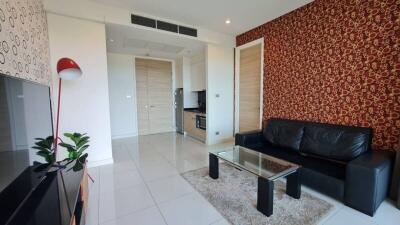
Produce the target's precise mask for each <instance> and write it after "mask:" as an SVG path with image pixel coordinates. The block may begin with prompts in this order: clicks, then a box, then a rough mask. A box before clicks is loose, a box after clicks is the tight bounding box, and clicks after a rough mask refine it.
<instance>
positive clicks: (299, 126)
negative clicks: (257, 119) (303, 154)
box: [263, 119, 304, 151]
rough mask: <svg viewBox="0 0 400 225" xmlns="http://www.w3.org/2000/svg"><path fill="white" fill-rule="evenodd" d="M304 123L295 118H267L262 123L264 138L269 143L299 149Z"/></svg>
mask: <svg viewBox="0 0 400 225" xmlns="http://www.w3.org/2000/svg"><path fill="white" fill-rule="evenodd" d="M303 133H304V123H302V122H300V121H295V120H285V119H269V120H268V122H266V123H264V128H263V134H264V138H265V139H266V140H267V141H268V142H269V143H271V144H273V145H276V146H282V147H286V148H288V149H291V150H294V151H299V150H300V144H301V140H302V137H303Z"/></svg>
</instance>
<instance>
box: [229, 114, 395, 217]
mask: <svg viewBox="0 0 400 225" xmlns="http://www.w3.org/2000/svg"><path fill="white" fill-rule="evenodd" d="M371 141H372V129H370V128H361V127H351V126H341V125H332V124H322V123H313V122H304V121H294V120H285V119H270V120H268V121H266V122H264V126H263V130H262V131H254V132H247V133H239V134H236V136H235V144H236V145H241V146H244V147H247V148H250V149H253V150H256V151H259V152H262V153H265V154H268V155H271V156H274V157H277V158H281V159H284V160H287V161H290V162H293V163H296V164H299V165H301V166H302V168H301V169H300V179H301V183H302V184H303V185H306V186H308V187H310V188H312V189H314V190H317V191H319V192H321V193H324V194H326V195H328V196H331V197H333V198H335V199H338V200H340V201H342V202H344V203H345V204H346V205H347V206H349V207H352V208H354V209H356V210H358V211H361V212H363V213H365V214H368V215H370V216H373V215H374V213H375V211H376V209H377V208H378V207H379V205H380V204H381V203H382V201H383V200H384V199H385V198H386V196H387V194H388V189H389V182H390V171H391V164H392V157H391V155H390V154H387V153H385V152H381V151H372V150H371Z"/></svg>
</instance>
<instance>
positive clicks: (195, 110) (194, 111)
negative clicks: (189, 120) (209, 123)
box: [184, 108, 206, 115]
mask: <svg viewBox="0 0 400 225" xmlns="http://www.w3.org/2000/svg"><path fill="white" fill-rule="evenodd" d="M184 111H186V112H192V113H198V114H203V115H206V111H205V110H200V109H199V108H186V109H184Z"/></svg>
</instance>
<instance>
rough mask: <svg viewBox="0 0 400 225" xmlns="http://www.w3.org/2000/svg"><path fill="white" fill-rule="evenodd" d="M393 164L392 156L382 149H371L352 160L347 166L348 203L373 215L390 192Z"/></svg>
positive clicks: (346, 189) (346, 198) (346, 190)
mask: <svg viewBox="0 0 400 225" xmlns="http://www.w3.org/2000/svg"><path fill="white" fill-rule="evenodd" d="M391 165H392V157H391V156H390V155H389V154H387V153H385V152H380V151H369V152H367V153H364V154H362V155H361V156H359V157H357V158H356V159H354V160H352V161H350V162H349V163H348V164H347V168H346V183H345V196H344V197H345V203H346V205H348V206H350V207H352V208H355V209H357V210H359V211H361V212H363V213H365V214H368V215H370V216H373V215H374V213H375V211H376V209H377V208H378V207H379V205H380V204H381V203H382V201H383V200H385V198H386V196H387V194H388V190H389V183H390V171H391Z"/></svg>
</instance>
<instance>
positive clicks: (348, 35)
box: [236, 0, 400, 150]
mask: <svg viewBox="0 0 400 225" xmlns="http://www.w3.org/2000/svg"><path fill="white" fill-rule="evenodd" d="M261 37H264V42H265V43H264V46H265V47H264V59H265V62H264V119H268V118H271V117H280V118H289V119H299V120H308V121H318V122H326V123H335V124H345V125H356V126H366V127H372V128H373V129H374V139H373V148H374V149H389V150H393V149H394V150H399V149H400V0H338V1H332V0H316V1H314V2H312V3H310V4H308V5H306V6H304V7H302V8H300V9H297V10H295V11H293V12H291V13H289V14H287V15H284V16H282V17H280V18H278V19H276V20H274V21H271V22H268V23H265V24H263V25H261V26H259V27H257V28H254V29H253V30H250V31H248V32H246V33H244V34H241V35H239V36H237V38H236V40H237V45H238V46H240V45H243V44H245V43H247V42H250V41H253V40H256V39H259V38H261Z"/></svg>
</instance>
